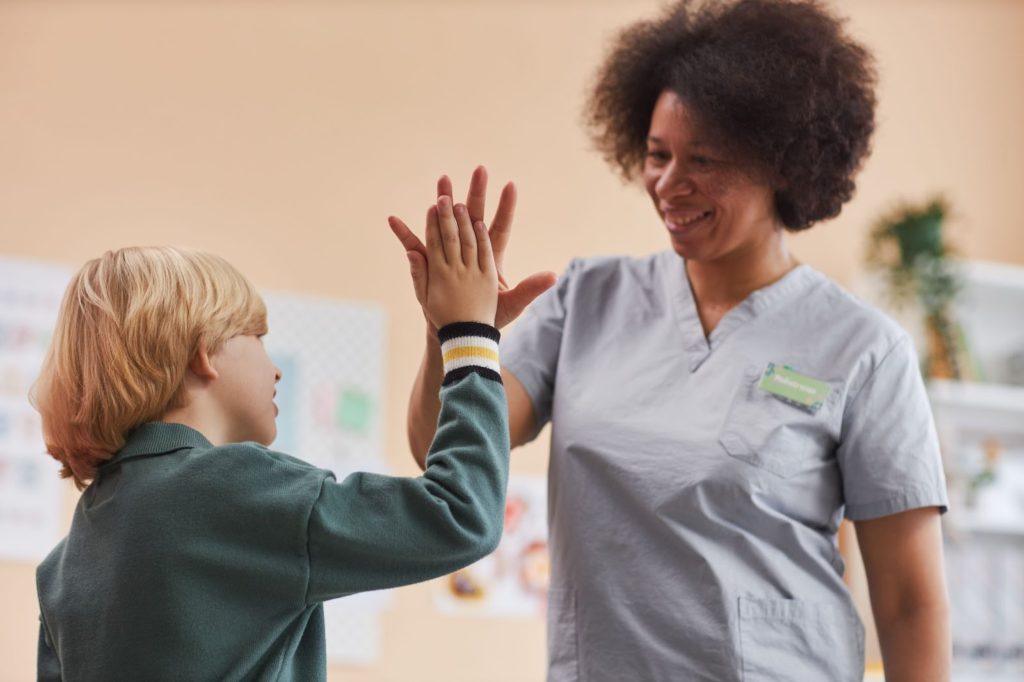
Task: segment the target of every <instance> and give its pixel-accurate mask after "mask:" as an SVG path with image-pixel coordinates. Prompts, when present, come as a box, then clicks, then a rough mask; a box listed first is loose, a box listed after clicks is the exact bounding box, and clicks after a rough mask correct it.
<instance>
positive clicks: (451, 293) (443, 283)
mask: <svg viewBox="0 0 1024 682" xmlns="http://www.w3.org/2000/svg"><path fill="white" fill-rule="evenodd" d="M426 237H427V244H426V252H427V262H426V275H427V280H428V281H429V286H428V287H426V291H425V292H424V298H425V302H424V305H423V308H424V312H425V314H426V316H427V319H428V320H429V321H430V323H431V324H432V325H434V326H435V327H437V328H441V327H443V326H445V325H447V324H451V323H452V322H482V323H484V324H489V325H493V324H494V315H495V312H496V311H497V307H498V270H497V268H496V267H495V265H494V253H493V252H492V251H491V239H490V237H489V236H488V234H487V228H485V227H484V224H483V222H482V221H479V220H478V221H476V222H475V223H474V222H473V221H471V220H470V217H469V210H468V209H467V208H466V206H465V205H463V204H454V205H453V204H452V199H451V197H448V196H442V197H439V198H438V200H437V204H436V205H434V206H431V207H430V209H428V211H427V235H426ZM417 293H418V292H417Z"/></svg>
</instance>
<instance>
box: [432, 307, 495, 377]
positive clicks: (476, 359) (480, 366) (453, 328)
mask: <svg viewBox="0 0 1024 682" xmlns="http://www.w3.org/2000/svg"><path fill="white" fill-rule="evenodd" d="M437 338H438V340H440V341H441V356H442V357H443V358H444V381H442V382H441V385H442V386H447V385H448V384H451V383H454V382H456V381H458V380H459V379H461V378H462V377H464V376H466V375H467V374H472V373H476V374H479V375H480V376H482V377H484V378H485V379H490V380H491V381H497V382H498V383H499V384H500V383H501V366H500V365H499V364H498V341H499V340H500V339H501V334H499V333H498V330H497V329H495V328H494V327H492V326H491V325H489V324H482V323H480V322H453V323H452V324H446V325H445V326H443V327H441V328H440V329H438V330H437Z"/></svg>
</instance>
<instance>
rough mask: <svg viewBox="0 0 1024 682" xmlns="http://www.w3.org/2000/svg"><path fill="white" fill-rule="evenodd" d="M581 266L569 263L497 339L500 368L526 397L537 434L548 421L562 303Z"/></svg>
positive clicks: (579, 262)
mask: <svg viewBox="0 0 1024 682" xmlns="http://www.w3.org/2000/svg"><path fill="white" fill-rule="evenodd" d="M582 264H583V261H582V260H579V259H574V260H573V261H572V262H570V263H569V267H568V268H566V270H565V272H564V273H563V274H562V276H561V277H560V278H559V280H558V282H557V283H556V284H555V286H553V287H551V288H550V289H548V290H547V291H546V292H544V293H543V294H541V295H540V296H539V297H538V298H537V300H536V301H534V302H533V303H532V304H531V305H530V307H529V308H527V309H526V312H525V313H523V316H522V317H521V318H520V319H519V321H518V322H516V323H515V325H513V327H512V328H511V329H510V330H509V331H507V332H505V333H504V336H503V337H502V340H501V366H502V368H503V369H506V370H508V371H510V372H511V373H512V374H514V375H515V377H516V379H518V380H519V382H520V383H521V384H522V385H523V388H525V389H526V393H527V395H529V396H530V402H531V403H532V404H533V414H534V418H535V419H536V425H537V431H540V429H542V428H543V427H544V425H545V424H547V423H548V421H550V419H551V403H552V399H553V397H554V392H555V376H556V374H557V373H558V356H559V353H560V352H561V348H562V330H563V329H564V328H565V318H566V314H567V308H566V303H567V300H568V294H569V291H570V288H571V287H572V281H573V276H574V274H575V273H576V272H577V271H578V270H579V269H580V268H581V267H582ZM533 435H536V434H533ZM531 437H532V436H531Z"/></svg>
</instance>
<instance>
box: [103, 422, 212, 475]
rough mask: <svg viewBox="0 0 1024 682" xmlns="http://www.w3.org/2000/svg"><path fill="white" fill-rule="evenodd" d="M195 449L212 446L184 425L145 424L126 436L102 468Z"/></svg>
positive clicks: (165, 423) (166, 423)
mask: <svg viewBox="0 0 1024 682" xmlns="http://www.w3.org/2000/svg"><path fill="white" fill-rule="evenodd" d="M196 447H201V448H211V447H213V444H212V443H211V442H210V441H208V440H207V439H206V437H205V436H204V435H203V434H201V433H199V432H198V431H196V430H195V429H193V428H191V427H189V426H185V425H184V424H172V423H168V422H147V423H145V424H142V425H141V426H139V427H137V428H136V429H134V430H133V431H132V432H131V433H129V434H128V439H127V440H126V441H125V444H124V447H123V448H121V449H120V450H119V451H118V452H117V454H116V455H114V457H113V458H111V459H110V460H109V461H107V462H106V463H104V464H103V467H105V466H109V465H111V464H113V463H115V462H123V461H124V460H126V459H129V458H132V457H139V456H142V455H164V454H167V453H170V452H177V451H178V450H183V449H185V448H196ZM103 467H101V468H103Z"/></svg>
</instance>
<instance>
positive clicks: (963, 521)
mask: <svg viewBox="0 0 1024 682" xmlns="http://www.w3.org/2000/svg"><path fill="white" fill-rule="evenodd" d="M965 515H966V516H965ZM949 525H950V526H951V527H952V529H954V530H957V531H961V532H964V533H983V534H985V535H1013V536H1019V537H1021V538H1024V519H1018V520H1016V521H1014V520H1003V519H1000V520H996V519H992V520H987V519H979V518H974V516H973V515H971V514H970V512H958V513H957V514H956V516H954V517H952V518H950V520H949Z"/></svg>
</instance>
